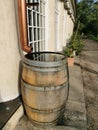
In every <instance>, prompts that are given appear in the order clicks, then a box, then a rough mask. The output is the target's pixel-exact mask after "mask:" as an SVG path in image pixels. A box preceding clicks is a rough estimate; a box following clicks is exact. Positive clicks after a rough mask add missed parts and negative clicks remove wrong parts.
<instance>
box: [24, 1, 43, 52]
mask: <svg viewBox="0 0 98 130" xmlns="http://www.w3.org/2000/svg"><path fill="white" fill-rule="evenodd" d="M26 2H27V4H28V5H29V4H31V5H32V3H33V4H35V5H36V6H28V7H27V24H28V39H29V41H28V44H29V46H32V47H33V52H39V51H43V50H44V46H45V45H44V44H45V1H44V0H27V1H26ZM37 3H38V4H37Z"/></svg>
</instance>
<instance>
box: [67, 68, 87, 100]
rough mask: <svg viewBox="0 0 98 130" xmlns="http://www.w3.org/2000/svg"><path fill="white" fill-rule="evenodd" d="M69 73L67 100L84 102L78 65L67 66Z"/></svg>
mask: <svg viewBox="0 0 98 130" xmlns="http://www.w3.org/2000/svg"><path fill="white" fill-rule="evenodd" d="M69 75H71V76H70V78H69V83H70V88H69V97H68V100H72V101H77V102H85V100H84V91H83V82H82V77H81V69H80V66H74V67H69Z"/></svg>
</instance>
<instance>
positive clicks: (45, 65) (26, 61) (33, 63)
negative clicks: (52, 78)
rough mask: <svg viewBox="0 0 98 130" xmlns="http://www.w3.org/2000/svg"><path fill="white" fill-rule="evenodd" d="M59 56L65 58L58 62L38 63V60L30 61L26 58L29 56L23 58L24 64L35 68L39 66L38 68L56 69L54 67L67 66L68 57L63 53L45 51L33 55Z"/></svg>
mask: <svg viewBox="0 0 98 130" xmlns="http://www.w3.org/2000/svg"><path fill="white" fill-rule="evenodd" d="M45 53H46V54H57V55H62V56H63V57H62V58H61V59H60V60H57V61H39V60H38V61H37V60H31V59H28V58H27V57H26V56H27V54H26V55H25V56H24V57H23V62H24V63H26V64H28V65H31V66H32V65H33V66H38V67H50V66H51V67H54V66H61V65H62V64H66V63H67V60H65V59H66V56H65V55H64V54H63V53H60V52H50V51H43V52H35V53H31V54H45Z"/></svg>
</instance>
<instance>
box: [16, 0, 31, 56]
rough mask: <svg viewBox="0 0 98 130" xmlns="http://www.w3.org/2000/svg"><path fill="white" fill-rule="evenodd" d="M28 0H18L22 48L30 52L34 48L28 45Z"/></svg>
mask: <svg viewBox="0 0 98 130" xmlns="http://www.w3.org/2000/svg"><path fill="white" fill-rule="evenodd" d="M26 6H27V5H26V0H18V22H19V35H20V36H19V42H20V44H21V46H20V47H21V49H22V50H23V51H25V52H28V53H30V52H31V51H32V48H31V47H30V46H28V29H27V7H26Z"/></svg>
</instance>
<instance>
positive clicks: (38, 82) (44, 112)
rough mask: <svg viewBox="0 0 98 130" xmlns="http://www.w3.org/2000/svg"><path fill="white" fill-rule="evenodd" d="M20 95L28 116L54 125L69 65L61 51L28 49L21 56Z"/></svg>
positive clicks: (61, 107) (65, 89)
mask: <svg viewBox="0 0 98 130" xmlns="http://www.w3.org/2000/svg"><path fill="white" fill-rule="evenodd" d="M21 90H22V98H23V102H24V106H25V110H26V113H27V116H28V117H29V118H30V119H31V120H32V122H33V123H34V124H37V125H41V126H44V125H54V124H56V123H57V121H58V119H59V117H60V116H62V113H63V111H64V108H65V103H66V99H67V93H68V69H67V63H66V58H65V56H64V55H63V54H61V53H53V52H39V53H31V54H28V55H26V56H25V58H24V59H23V69H22V80H21Z"/></svg>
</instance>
